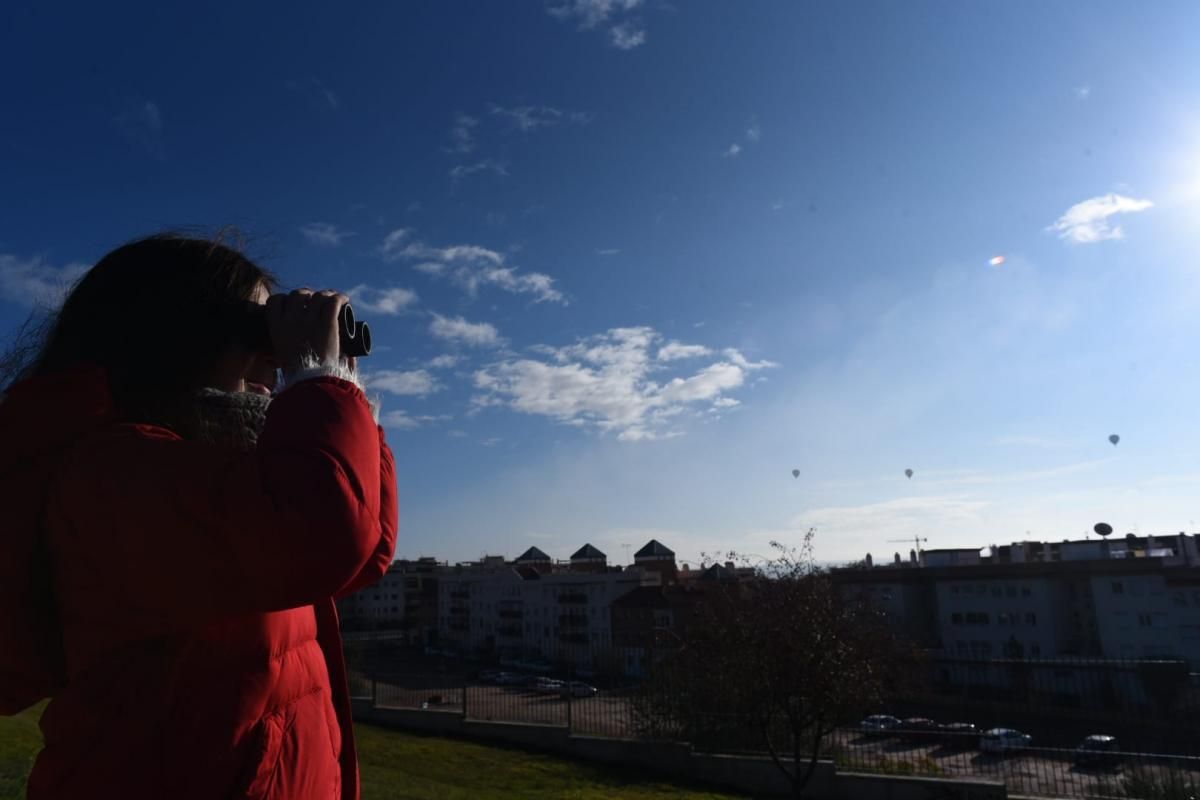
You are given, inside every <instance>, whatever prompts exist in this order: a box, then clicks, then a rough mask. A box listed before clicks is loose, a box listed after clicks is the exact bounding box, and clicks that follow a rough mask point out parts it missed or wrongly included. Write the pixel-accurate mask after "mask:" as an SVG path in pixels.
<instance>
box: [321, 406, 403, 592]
mask: <svg viewBox="0 0 1200 800" xmlns="http://www.w3.org/2000/svg"><path fill="white" fill-rule="evenodd" d="M399 527H400V505H399V494H398V489H397V484H396V461H395V459H394V458H393V457H392V449H391V448H390V447H388V445H387V441H386V439H385V438H384V435H383V428H379V531H380V535H379V544H378V545H376V547H375V552H374V553H372V554H371V557H370V558H369V559H367V563H366V565H365V566H364V567H363V568H362V570H361V571H359V573H358V574H357V575H355V576H354V580H352V581H350V583H348V584H346V585H345V586H343V587H342V588H341V590H339V591H338V593H337V595H336V596H337V597H345V596H346V595H348V594H353V593H354V592H357V591H358V590H359V589H361V588H363V587H364V586H370V585H371V584H373V583H375V582H376V581H378V580H379V579H380V578H382V577H383V576H384V575H385V574H386V573H387V571H388V567H390V566H391V564H392V559H393V558H394V557H395V554H396V532H397V530H398V529H399Z"/></svg>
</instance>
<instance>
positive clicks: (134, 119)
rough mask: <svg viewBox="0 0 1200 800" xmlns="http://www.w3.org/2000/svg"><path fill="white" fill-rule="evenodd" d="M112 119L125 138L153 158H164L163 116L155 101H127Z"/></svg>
mask: <svg viewBox="0 0 1200 800" xmlns="http://www.w3.org/2000/svg"><path fill="white" fill-rule="evenodd" d="M113 121H114V122H116V124H117V129H118V130H120V132H121V135H123V136H124V137H125V138H126V139H128V140H129V141H131V142H133V143H134V144H137V145H140V146H141V147H143V148H145V150H146V152H147V153H149V154H150V155H151V156H152V157H154V158H157V159H162V158H165V152H164V150H163V142H162V133H163V117H162V112H161V111H159V108H158V105H157V104H156V103H154V102H152V101H150V100H135V101H131V102H128V103H126V104H125V107H124V108H123V109H121V111H120V112H119V113H118V114H117V115H116V117H114V119H113Z"/></svg>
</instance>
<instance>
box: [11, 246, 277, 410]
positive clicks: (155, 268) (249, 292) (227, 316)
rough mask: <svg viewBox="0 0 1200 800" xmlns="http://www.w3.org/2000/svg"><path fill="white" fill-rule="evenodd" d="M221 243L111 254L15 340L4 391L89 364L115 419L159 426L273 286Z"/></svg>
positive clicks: (126, 248)
mask: <svg viewBox="0 0 1200 800" xmlns="http://www.w3.org/2000/svg"><path fill="white" fill-rule="evenodd" d="M224 238H226V237H225V235H222V236H221V237H220V238H219V239H203V238H194V237H190V236H186V235H183V234H179V233H161V234H158V235H155V236H149V237H146V238H144V239H138V240H137V241H134V242H130V243H129V244H125V245H122V246H121V247H118V248H117V249H116V250H113V251H112V252H111V253H109V254H108V255H106V256H104V258H102V259H100V261H99V262H98V263H97V264H96V265H95V266H94V267H92V268H91V269H90V270H88V272H87V273H86V274H85V275H84V276H83V277H82V278H81V279H80V280H79V282H78V283H76V284H75V286H74V287H73V288H72V289H71V291H70V293H69V294H68V295H67V298H66V300H65V302H64V303H63V305H62V307H61V308H60V309H59V310H58V312H57V313H56V314H54V315H52V316H50V317H49V318H47V319H45V320H44V321H42V322H41V323H40V324H39V323H34V322H27V323H26V324H25V326H23V327H22V328H21V329H20V330H19V331H18V334H17V337H16V341H15V343H14V346H13V349H11V350H10V351H9V354H8V355H7V356H5V357H4V358H3V359H0V363H2V365H3V366H4V368H5V372H6V373H7V374H6V375H5V376H4V377H5V378H7V380H5V381H4V384H6V385H7V384H10V383H12V382H15V381H16V380H20V379H23V378H30V377H36V376H39V375H46V374H49V373H53V372H58V371H60V370H64V369H68V368H70V367H73V366H76V365H81V364H94V365H96V366H100V367H103V368H104V369H105V370H106V371H107V373H108V377H109V384H110V390H111V392H112V396H113V401H114V404H115V406H116V410H117V414H118V416H119V417H120V418H121V419H124V420H128V421H151V420H157V419H160V418H162V416H163V415H164V413H167V412H169V409H171V408H172V407H173V406H174V404H175V403H177V402H179V400H180V399H181V398H182V397H184V396H186V395H187V394H189V393H190V392H192V391H194V390H196V389H198V388H200V387H201V386H202V385H203V381H204V378H205V376H206V375H208V374H209V373H210V372H211V370H212V368H213V367H214V366H215V365H216V363H217V361H218V360H219V359H220V357H221V356H222V355H223V354H225V353H227V352H229V351H230V350H231V349H232V348H234V347H236V346H237V344H238V341H239V340H238V326H237V310H238V309H239V308H241V307H242V306H243V305H244V304H245V302H246V301H247V300H249V299H250V298H251V297H253V295H254V293H255V291H256V290H257V289H258V287H259V286H266V287H267V289H268V290H270V289H272V288H274V286H275V285H276V279H275V277H274V276H273V275H272V274H271V273H270V272H268V271H267V270H265V269H263V268H262V267H260V266H258V265H257V264H255V263H254V262H253V261H251V260H250V259H249V258H248V257H247V256H245V255H244V254H243V253H242V252H240V250H238V249H237V248H235V247H232V246H229V245H227V244H225V243H224V242H223V241H222V240H223V239H224ZM39 339H40V342H39V341H38V340H39Z"/></svg>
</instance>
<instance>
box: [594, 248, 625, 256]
mask: <svg viewBox="0 0 1200 800" xmlns="http://www.w3.org/2000/svg"><path fill="white" fill-rule="evenodd" d="M619 252H621V251H620V249H619V248H616V247H606V248H604V249H603V250H597V251H596V255H600V256H615V255H616V254H617V253H619Z"/></svg>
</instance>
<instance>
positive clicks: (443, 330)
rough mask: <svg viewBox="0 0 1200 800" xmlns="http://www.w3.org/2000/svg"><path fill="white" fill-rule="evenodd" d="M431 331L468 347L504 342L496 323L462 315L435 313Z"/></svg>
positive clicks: (430, 325) (489, 345)
mask: <svg viewBox="0 0 1200 800" xmlns="http://www.w3.org/2000/svg"><path fill="white" fill-rule="evenodd" d="M429 332H430V333H431V334H433V335H434V336H436V337H437V338H439V339H442V340H444V341H447V342H454V343H456V344H463V345H467V346H468V347H496V346H498V345H500V344H503V339H501V338H500V332H499V331H497V330H496V326H495V325H492V324H491V323H490V322H468V321H467V320H465V319H463V318H462V317H443V316H442V315H441V314H434V315H433V322H431V323H430V324H429Z"/></svg>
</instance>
